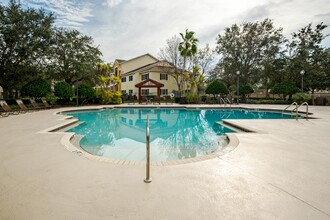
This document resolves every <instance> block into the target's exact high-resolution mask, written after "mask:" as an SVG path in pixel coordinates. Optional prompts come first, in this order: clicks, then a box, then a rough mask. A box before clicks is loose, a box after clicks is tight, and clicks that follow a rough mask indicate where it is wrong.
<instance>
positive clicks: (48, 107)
mask: <svg viewBox="0 0 330 220" xmlns="http://www.w3.org/2000/svg"><path fill="white" fill-rule="evenodd" d="M42 103H43V104H44V105H45V108H47V109H50V108H53V106H51V105H50V104H48V102H47V100H45V99H42Z"/></svg>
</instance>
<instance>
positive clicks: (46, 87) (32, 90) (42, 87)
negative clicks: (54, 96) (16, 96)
mask: <svg viewBox="0 0 330 220" xmlns="http://www.w3.org/2000/svg"><path fill="white" fill-rule="evenodd" d="M22 93H23V95H24V96H29V97H33V98H42V97H46V96H47V95H48V94H50V93H51V87H50V84H49V83H48V82H47V81H46V80H44V79H42V78H37V79H35V80H33V81H30V82H28V83H27V84H26V85H25V86H24V87H23V90H22Z"/></svg>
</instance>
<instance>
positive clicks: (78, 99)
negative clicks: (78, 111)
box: [76, 80, 79, 106]
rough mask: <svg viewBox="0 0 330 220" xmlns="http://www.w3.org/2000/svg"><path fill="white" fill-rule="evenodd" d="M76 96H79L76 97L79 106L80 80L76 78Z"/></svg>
mask: <svg viewBox="0 0 330 220" xmlns="http://www.w3.org/2000/svg"><path fill="white" fill-rule="evenodd" d="M76 96H77V98H76V104H77V106H78V105H79V98H78V97H79V94H78V80H76Z"/></svg>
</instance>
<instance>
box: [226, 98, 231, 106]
mask: <svg viewBox="0 0 330 220" xmlns="http://www.w3.org/2000/svg"><path fill="white" fill-rule="evenodd" d="M226 100H227V101H228V102H229V106H230V107H231V101H230V100H229V98H228V97H226Z"/></svg>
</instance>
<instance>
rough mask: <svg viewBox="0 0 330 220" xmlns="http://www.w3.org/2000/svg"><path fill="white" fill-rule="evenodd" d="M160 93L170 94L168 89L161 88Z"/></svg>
mask: <svg viewBox="0 0 330 220" xmlns="http://www.w3.org/2000/svg"><path fill="white" fill-rule="evenodd" d="M160 94H161V95H167V94H168V91H167V89H160Z"/></svg>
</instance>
